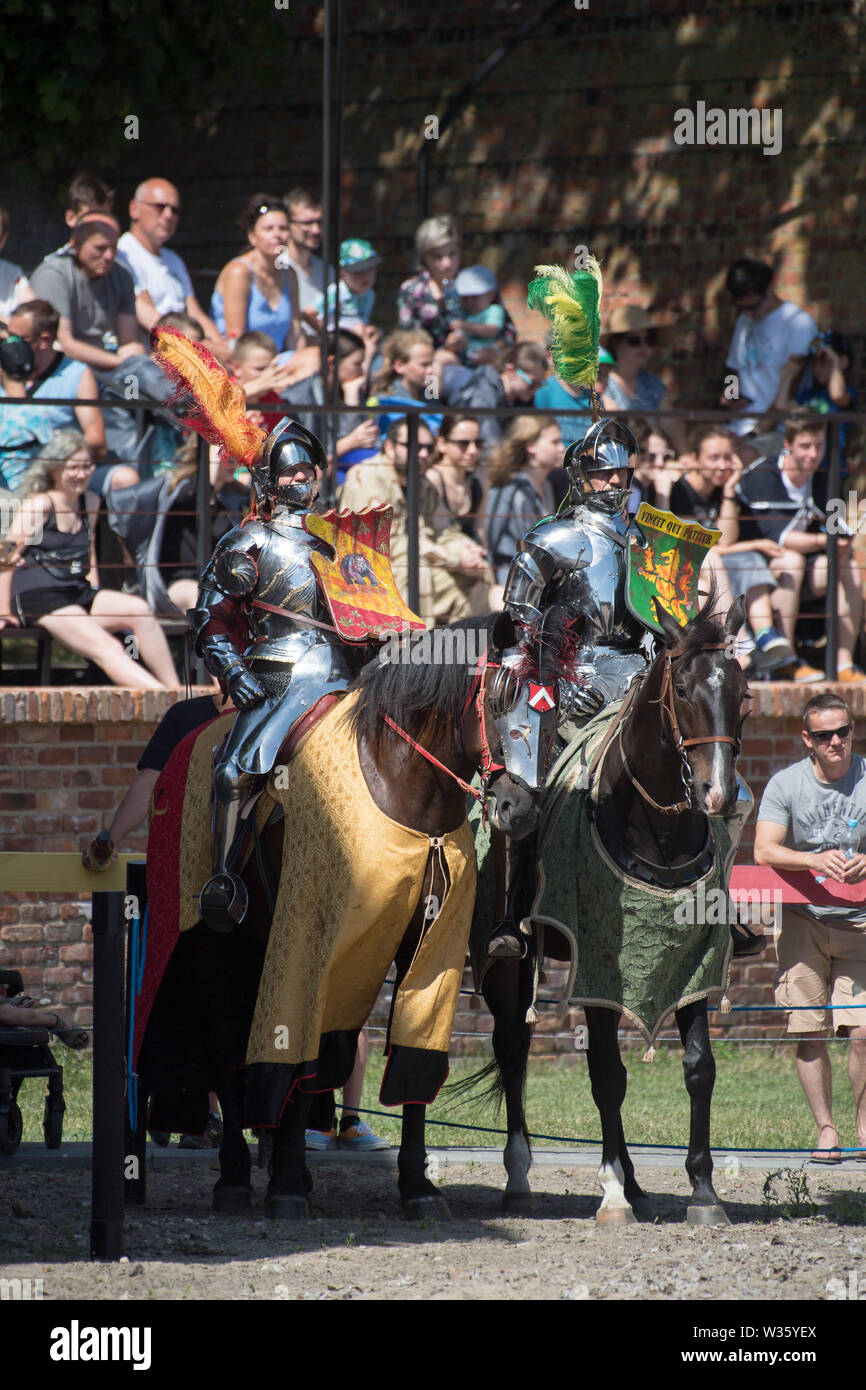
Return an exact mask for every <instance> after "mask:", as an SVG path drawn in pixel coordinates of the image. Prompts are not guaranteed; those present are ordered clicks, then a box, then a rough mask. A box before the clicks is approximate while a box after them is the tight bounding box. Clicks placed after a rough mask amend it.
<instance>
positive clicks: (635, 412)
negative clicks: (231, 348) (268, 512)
mask: <svg viewBox="0 0 866 1390" xmlns="http://www.w3.org/2000/svg"><path fill="white" fill-rule="evenodd" d="M0 405H2V406H4V407H5V406H16V407H22V408H25V409H26V408H27V407H40V406H41V407H45V406H51V407H58V406H63V407H67V408H71V409H75V408H76V407H78V406H82V405H86V406H95V407H96V408H98V409H100V410H102V411H103V412H104V411H106V410H117V409H121V410H127V411H131V412H133V414H135V416H136V421H137V427H138V438H139V440H141V438H142V437H143V434H144V428H145V419H146V417H148V416H149V417H151V418H152V419H154V420H157V421H159V422H161V423H164V424H168V425H170V426H171V427H172V428H173V429H175V430H177V431H178V433H179V436H180V437H181V438H182V436H183V434H184V433H188V432H189V428H190V427H189V426H188V425H187V424H186V423H185V421H184V419H183V417H182V416H180V415H177V414H175V413H174V412H172V411H170V410H168V409H167V408H166V407H165V406H164V405H162V404H159V403H157V402H150V401H148V400H147V399H146V398H141V397H139V398H137V399H135V400H131V401H126V400H123V399H106V398H105V397H102V398H98V399H96V400H80V399H78V398H70V397H32V396H29V397H23V398H20V397H2V398H0ZM251 409H254V410H257V411H259V412H261V414H263V415H264V416H265V417H268V416H270V417H273V418H274V420H276V419H277V418H279V417H281V416H282V415H284V414H287V413H288V414H291V415H294V416H296V417H297V418H299V419H300V420H301V421H302V422H304V423H306V424H307V425H308V427H310V428H312V429H313V431H314V433H319V434H323V433H324V431H325V428H326V424H325V422H326V421H330V420H331V419H333V418H334V417H339V416H341V415H343V416H345V415H347V414H352V415H358V416H367V417H371V416H373V415H376V414H383V413H385V412H386V411H387V413H388V414H395V413H399V414H401V415H405V417H406V422H407V444H408V455H409V458H408V476H407V483H406V503H407V520H406V528H407V548H408V580H407V595H406V597H407V601H408V604H409V607H410V608H412V609H413V610H415V611H417V609H418V606H419V597H420V582H419V571H420V532H419V527H420V488H419V483H420V477H421V471H420V464H419V456H418V420H419V417H420V416H422V415H442V414H445V413H455V412H456V413H459V414H460V415H461V416H467V417H471V418H473V419H477V420H479V421H483V420H484V419H486V418H488V417H490V418H493V419H496V420H502V421H504V422H506V423H507V422H508V421H510V420H512V419H514V418H516V417H517V416H522V415H528V414H531V415H536V416H539V417H545V418H548V419H549V420H550V421H551V422H553V421H559V420H571V419H575V420H579V421H581V422H583V421H586V420H588V419H589V418H590V414H591V411H590V406H589V404H588V403H587V405H586V406H584V407H581V406H579V405H575V406H574V407H572V408H553V407H543V408H539V407H535V406H533V405H532V404H531V403H529V402H527V403H523V404H518V405H512V406H491V407H467V406H462V405H459V406H449V405H448V404H446V403H445V402H444V401H442V400H441V399H438V398H434V399H432V400H429V401H423V402H420V401H419V402H415V401H409V400H407V401H405V402H404V401H399V402H396V401H395V402H393V403H390V402H389V404H388V405H387V407H383V406H371V405H364V406H357V407H353V406H348V405H347V404H345V403H341V404H339V405H334V404H323V405H310V406H306V405H305V406H296V405H293V404H292V403H290V402H286V403H285V404H278V403H275V402H253V403H252V404H251ZM605 413H606V414H607V415H609V416H611V417H614V418H617V417H618V418H621V419H623V420H624V421H631V422H634V421H635V420H636V419H640V420H643V421H645V422H646V423H647V424H648V425H653V424H654V423H656V422H658V423H659V424H660V425H664V423H665V422H666V421H676V422H679V423H682V424H684V425H697V424H718V425H719V426H720V428H723V429H725V430H726V431H727V432H730V427H731V422H732V416H731V414H730V412H729V411H725V410H718V409H717V410H709V409H707V410H704V409H683V410H674V409H665V410H642V409H637V408H630V409H627V410H617V411H613V410H611V411H606V412H605ZM824 419H825V420H826V424H827V455H826V457H827V496H828V498H837V497H839V496H840V491H841V450H840V435H841V428H842V426H843V425H847V424H854V425H861V426H862V425H866V413H864V412H860V411H853V410H847V411H838V412H834V413H832V414H829V415H827V416H826V417H824ZM332 432H333V426H330V427H328V433H329V434H330V433H332ZM743 442H744V443H747V442H748V441H747V440H744V441H743ZM144 461H145V462H147V460H144ZM100 462H105V463H117V464H122V463H125V462H129V463H131V464H134V465H137V464H140V463H141V462H142V460H141V459H140V458H131V459H128V460H127V459H123V458H119V457H114V456H112V457H110V458H106V459H104V460H100ZM155 462H158V463H160V464H164V463H165V462H166V460H157V461H155ZM483 467H484V465H483V464H482V465H481V466H480V471H483ZM335 471H336V465H335V466H334V472H335ZM333 495H334V479H333V475H332V476H331V477H329V479H328V480H327V482H326V485H325V487H324V488H323V498H324V500H326V501H333ZM209 514H210V475H209V456H208V446H207V444H206V442H205V441H204V440H202V439H199V449H198V461H197V471H196V508H195V515H196V517H197V519H198V520H200V521H202V522H203V521H204V520H205V519H206V518H207V517H208V516H209ZM196 544H197V551H196V564H197V567H198V571H199V573H201V570H202V569H203V568H204V566H205V565H206V563H207V561H208V560H209V558H210V554H211V550H212V540H211V533H210V527H209V526H207V525H199V526H198V527H197V532H196ZM826 554H827V568H828V576H827V596H826V601H825V615H826V622H825V633H826V645H825V651H824V675H825V679H826V680H828V681H834V680H836V679H837V676H838V634H839V593H838V591H839V536H838V531H837V530H836V529H833V530H828V532H827V547H826ZM198 674H199V677H200V678H204V671H203V670H202V669H200V670H199V672H198Z"/></svg>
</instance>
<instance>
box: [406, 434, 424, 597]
mask: <svg viewBox="0 0 866 1390" xmlns="http://www.w3.org/2000/svg"><path fill="white" fill-rule="evenodd" d="M406 427H407V435H406V443H407V444H408V446H409V470H408V474H407V478H406V510H407V517H406V538H407V540H408V542H409V546H408V560H409V584H408V597H409V607H410V608H411V609H412V612H413V613H417V612H418V607H419V604H420V602H421V596H420V588H419V567H420V555H419V550H418V506H419V502H418V496H419V488H418V416H417V414H416V412H415V411H414V410H410V411H407V413H406Z"/></svg>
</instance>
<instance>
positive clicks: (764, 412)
mask: <svg viewBox="0 0 866 1390" xmlns="http://www.w3.org/2000/svg"><path fill="white" fill-rule="evenodd" d="M725 289H726V290H727V292H728V296H729V298H730V301H731V304H732V305H733V307H734V308H735V309H736V310H737V321H736V323H735V324H734V332H733V336H732V338H731V344H730V347H729V348H728V355H727V366H726V368H725V370H726V371H727V372H729V373H732V374H733V375H734V376H735V377H736V378H737V390H738V395H737V397H735V398H734V399H731V398H730V392H729V391H727V390H726V391H725V392H724V393H723V394H722V399H721V401H720V404H721V406H722V407H723V409H725V410H730V412H731V425H730V428H731V429H732V430H733V432H734V433H735V434H738V435H741V436H743V435H748V436H752V437H751V438H750V440H749V443H750V445H751V447H752V448H753V449H754V450H755V451H756V452H755V453H753V454H751V455H750V458H754V457H755V456H756V454H766V453H768V452H771V451H775V452H778V449H779V447H781V446H780V443H779V440H778V438H776V437H775V436H774V435H773V433H772V427H773V423H774V417H773V416H772V415H770V414H769V413H768V412H769V411H770V410H771V407H772V405H773V402H774V401H775V399H776V396H777V394H778V391H779V383H780V381H781V377H782V369H783V367H784V366H785V364H786V363H787V361H788V359H789V358H790V357H792V356H795V355H801V354H802V355H803V356H805V354H806V353H807V352H808V351H809V344H810V343H811V341H812V339H813V338H814V337H815V334H816V333H817V331H818V328H817V324H816V323H815V320H814V319H813V318H812V315H811V314H807V313H806V311H805V309H800V308H798V307H797V305H796V304H792V303H790V302H789V301H788V300H782V299H780V298H779V296H778V295H777V294H776V293H775V291H774V290H773V268H772V266H769V265H765V264H764V263H763V261H753V260H749V259H748V258H744V259H742V260H739V261H734V263H733V265H732V266H731V267H730V269H729V270H728V273H727V276H726V278H725ZM747 411H748V412H749V413H748V414H747V413H746V412H747ZM761 431H764V433H763V434H762V433H760V432H761ZM765 435H766V436H767V437H766V438H765ZM747 462H748V459H747Z"/></svg>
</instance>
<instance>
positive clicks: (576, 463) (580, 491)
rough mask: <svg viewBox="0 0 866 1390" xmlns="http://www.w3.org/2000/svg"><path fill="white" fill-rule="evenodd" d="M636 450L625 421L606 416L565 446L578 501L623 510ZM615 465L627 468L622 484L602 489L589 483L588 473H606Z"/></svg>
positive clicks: (612, 510)
mask: <svg viewBox="0 0 866 1390" xmlns="http://www.w3.org/2000/svg"><path fill="white" fill-rule="evenodd" d="M637 453H638V446H637V440H636V439H635V437H634V435H633V434H632V432H631V430H630V429H628V427H627V426H626V425H622V424H620V422H619V421H618V420H611V419H609V418H607V417H604V418H602V419H601V420H598V421H596V423H595V424H594V425H593V426H592V428H591V429H589V430H588V431H587V432H586V434H585V435H584V436H583V438H582V439H578V440H577V441H576V442H575V443H574V444H572V445H571V446H570V447H569V448H568V449H567V450H566V453H565V457H564V458H563V460H562V466H563V468H564V469H565V471H566V472H567V474H568V478H569V482H570V484H571V493H572V496H573V497H574V499H575V501H576V502H578V503H581V504H583V505H585V506H587V507H592V508H594V509H595V510H596V511H600V512H607V513H608V514H609V515H611V516H613V515H615V514H616V513H617V512H621V511H622V509H623V507H624V506H625V502H626V499H627V498H628V495H629V491H630V489H631V480H632V475H633V473H634V465H633V464H632V462H631V460H632V459H633V458H634V456H635V455H636V454H637ZM614 469H623V470H624V471H625V472H626V475H627V477H626V482H625V483H624V485H623V486H622V487H610V488H605V489H604V490H603V491H601V492H594V491H593V490H592V489H591V488H589V487H587V475H588V474H589V473H605V472H611V471H612V470H614Z"/></svg>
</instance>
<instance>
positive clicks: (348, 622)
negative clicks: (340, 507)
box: [304, 504, 427, 642]
mask: <svg viewBox="0 0 866 1390" xmlns="http://www.w3.org/2000/svg"><path fill="white" fill-rule="evenodd" d="M392 516H393V511H392V509H391V508H390V507H389V506H387V505H385V504H383V505H381V506H378V507H365V508H364V510H363V511H361V512H338V511H335V510H334V509H333V508H331V510H330V511H327V512H321V513H319V512H308V513H307V515H306V516H305V517H304V529H305V530H306V531H308V532H309V534H310V535H311V536H316V537H317V538H318V539H319V540H322V541H324V542H325V544H326V545H329V546H330V547H331V549H332V550H333V551H334V559H333V560H328V559H326V557H325V556H324V555H313V556H311V564H312V566H313V568H314V569H315V571H316V574H317V575H318V578H319V583H320V584H321V586H322V592H323V593H324V595H325V600H326V602H327V604H328V608H329V610H330V613H331V617H332V618H333V621H334V626H335V628H336V629H337V631H338V632H339V634H340V636H341V637H342V638H343V640H344V641H346V642H365V641H367V640H368V639H369V638H376V637H382V636H385V635H388V636H391V635H393V633H395V632H407V631H419V632H424V631H425V629H426V627H427V624H426V623H425V622H424V620H423V618H419V617H418V615H417V613H413V612H412V610H411V609H410V608H408V607H407V606H406V604H405V603H404V602H403V599H402V598H401V596H400V592H399V590H398V588H397V585H396V582H395V580H394V575H393V573H392V572H391V549H390V539H391V518H392Z"/></svg>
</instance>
